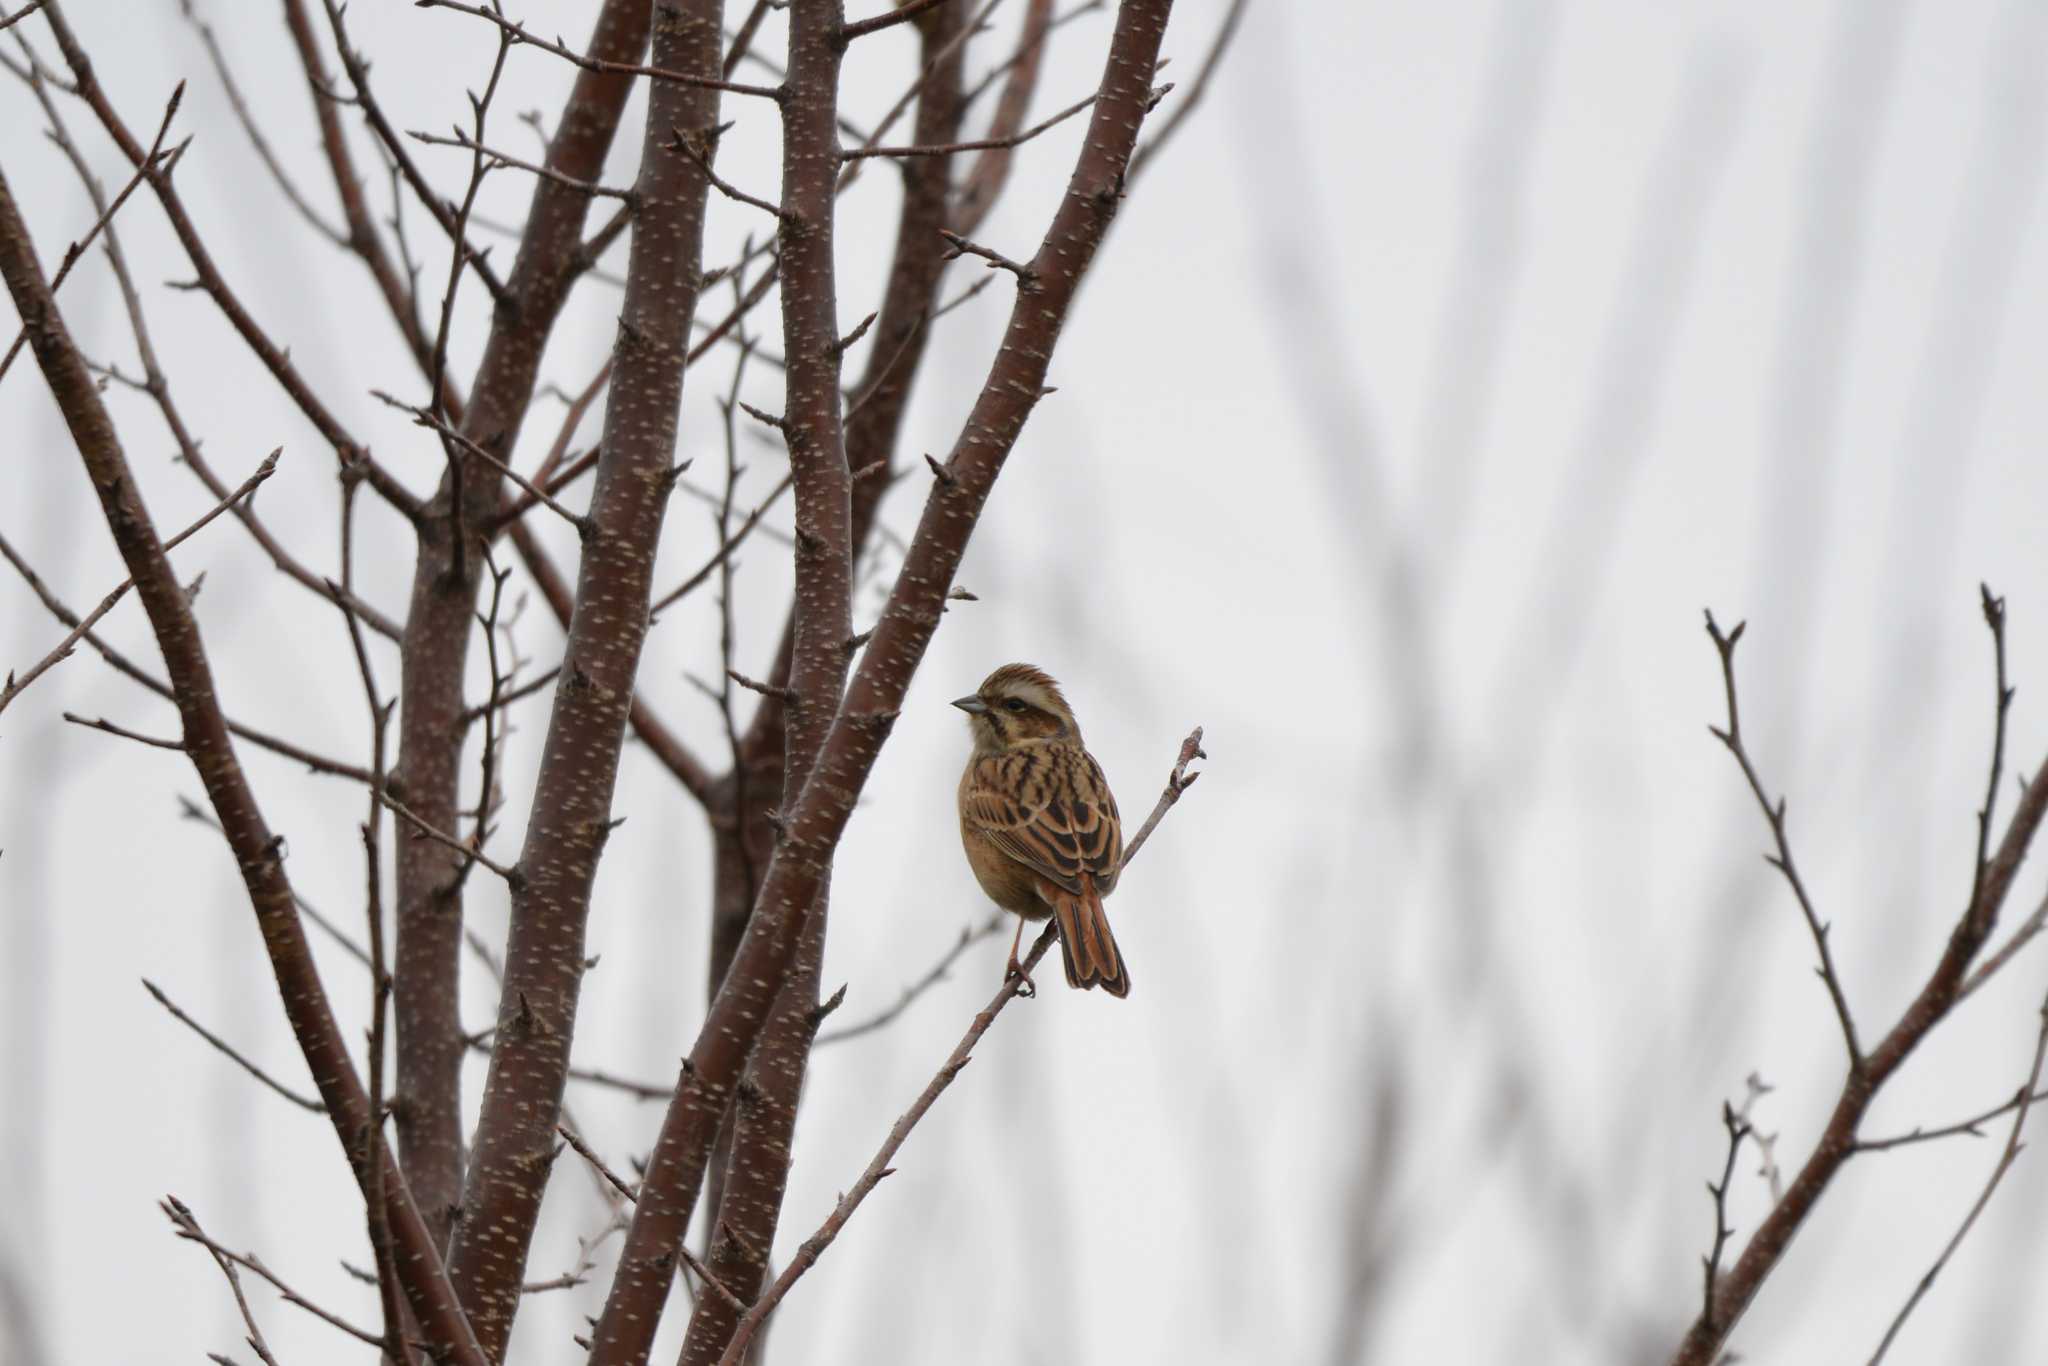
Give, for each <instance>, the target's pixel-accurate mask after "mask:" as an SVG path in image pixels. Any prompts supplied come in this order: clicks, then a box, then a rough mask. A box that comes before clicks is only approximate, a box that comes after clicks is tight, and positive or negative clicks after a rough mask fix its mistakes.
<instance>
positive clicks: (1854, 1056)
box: [1707, 612, 1981, 1074]
mask: <svg viewBox="0 0 2048 1366" xmlns="http://www.w3.org/2000/svg"><path fill="white" fill-rule="evenodd" d="M1745 624H1746V623H1743V622H1737V623H1736V624H1735V629H1734V630H1732V631H1728V632H1725V633H1724V632H1723V631H1722V630H1721V627H1720V625H1719V623H1717V622H1716V621H1715V620H1714V614H1713V613H1712V612H1708V613H1707V635H1708V636H1709V637H1711V638H1712V639H1713V642H1714V648H1715V649H1716V650H1717V651H1719V652H1720V655H1721V677H1722V681H1723V684H1724V686H1725V688H1726V690H1727V694H1728V725H1727V727H1726V728H1725V729H1724V728H1722V727H1720V726H1709V727H1707V729H1708V730H1709V731H1711V732H1712V733H1713V736H1714V738H1715V739H1717V740H1719V741H1720V742H1721V743H1722V744H1723V745H1725V746H1727V748H1728V752H1729V753H1730V754H1732V755H1734V756H1735V762H1736V763H1737V764H1738V765H1740V766H1741V768H1742V776H1743V777H1744V778H1746V779H1747V780H1748V781H1749V790H1750V792H1751V793H1753V794H1754V795H1755V797H1756V801H1757V806H1758V807H1759V808H1760V809H1761V810H1762V811H1763V813H1764V819H1765V820H1766V821H1768V822H1769V823H1770V827H1771V838H1772V839H1773V840H1774V841H1775V842H1776V844H1777V853H1775V854H1769V855H1766V856H1765V859H1764V861H1765V862H1767V863H1769V864H1770V865H1771V866H1772V867H1773V868H1776V869H1777V870H1778V871H1779V872H1780V873H1781V874H1783V875H1784V878H1785V881H1786V882H1787V883H1788V884H1789V885H1790V886H1791V888H1792V894H1793V895H1794V896H1795V897H1797V898H1798V900H1799V909H1800V911H1801V913H1802V914H1804V915H1805V917H1806V927H1807V929H1808V930H1809V931H1810V932H1811V933H1812V935H1813V942H1814V946H1815V947H1816V948H1817V949H1818V950H1819V951H1820V978H1821V981H1822V983H1823V984H1825V985H1826V987H1827V990H1828V999H1829V1000H1831V1001H1833V1002H1834V1006H1835V1018H1836V1020H1837V1021H1838V1022H1839V1023H1840V1024H1841V1027H1842V1042H1843V1045H1844V1046H1845V1047H1846V1048H1847V1049H1848V1053H1849V1071H1850V1072H1851V1073H1852V1074H1855V1073H1861V1072H1862V1071H1863V1064H1864V1057H1863V1048H1862V1045H1861V1044H1859V1043H1858V1042H1857V1040H1856V1021H1855V1019H1854V1018H1853V1017H1852V1016H1851V1015H1850V1013H1849V998H1848V996H1847V994H1846V993H1844V991H1843V990H1842V979H1841V977H1840V975H1839V974H1838V973H1837V972H1836V971H1835V959H1834V954H1833V953H1832V952H1831V951H1830V950H1829V948H1828V928H1829V927H1828V926H1827V925H1826V924H1824V923H1822V921H1821V918H1820V915H1819V913H1818V912H1816V911H1815V910H1814V908H1813V899H1812V898H1811V897H1810V896H1808V895H1807V892H1806V883H1805V882H1804V881H1803V880H1802V879H1801V878H1800V876H1799V870H1798V868H1797V867H1796V866H1795V865H1794V863H1793V861H1792V842H1791V840H1790V838H1789V837H1788V836H1787V834H1786V832H1785V799H1784V798H1783V797H1780V798H1779V799H1778V800H1777V801H1776V802H1773V801H1772V800H1771V799H1770V796H1769V795H1768V794H1767V793H1765V791H1764V784H1763V779H1762V778H1760V777H1759V776H1757V771H1756V765H1755V764H1754V763H1752V762H1751V761H1750V757H1749V751H1748V749H1746V748H1745V747H1744V746H1743V743H1742V716H1741V713H1740V711H1738V710H1737V707H1736V701H1735V646H1736V644H1737V642H1739V641H1740V640H1741V639H1742V630H1743V627H1744V625H1745ZM1980 881H1981V874H1980Z"/></svg>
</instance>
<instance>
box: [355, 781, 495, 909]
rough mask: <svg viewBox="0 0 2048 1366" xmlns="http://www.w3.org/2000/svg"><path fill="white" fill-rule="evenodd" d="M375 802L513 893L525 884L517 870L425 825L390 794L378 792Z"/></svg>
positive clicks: (467, 843)
mask: <svg viewBox="0 0 2048 1366" xmlns="http://www.w3.org/2000/svg"><path fill="white" fill-rule="evenodd" d="M377 800H378V801H380V802H382V803H383V804H384V805H386V806H388V807H390V808H391V810H392V811H394V812H396V813H397V814H398V815H399V816H400V817H401V818H403V819H404V821H405V823H406V824H408V825H410V826H411V827H412V828H413V829H415V830H417V831H418V832H419V833H420V834H421V835H422V836H423V837H425V838H427V839H430V840H432V841H433V842H434V843H436V844H439V845H444V846H446V847H447V848H449V849H452V850H454V851H455V852H456V853H458V854H460V855H462V856H463V857H464V858H466V859H474V860H475V861H476V862H478V863H481V864H482V865H483V866H484V867H486V868H488V869H490V870H491V871H492V872H494V873H496V874H497V875H498V876H499V877H501V878H503V879H505V885H506V886H508V887H511V888H512V889H514V890H515V891H516V890H518V888H519V887H521V886H522V885H524V883H525V882H526V878H525V877H524V875H522V874H521V873H520V871H519V870H518V869H517V868H508V867H506V866H505V865H504V864H502V863H499V862H498V861H497V860H496V859H493V858H491V857H490V856H489V855H487V854H485V853H484V852H483V851H482V850H480V849H475V848H472V847H471V846H470V843H469V841H467V840H464V839H461V838H459V837H458V836H455V835H451V834H449V833H448V832H447V831H445V830H436V829H435V828H434V827H433V826H431V825H429V824H427V822H425V821H423V820H421V819H420V818H419V817H418V816H417V815H415V814H414V813H413V810H412V808H411V807H409V806H407V805H406V804H405V803H404V802H401V801H399V800H398V799H397V798H395V797H393V796H392V795H391V794H390V793H388V792H379V793H378V794H377Z"/></svg>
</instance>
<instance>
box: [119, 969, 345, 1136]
mask: <svg viewBox="0 0 2048 1366" xmlns="http://www.w3.org/2000/svg"><path fill="white" fill-rule="evenodd" d="M142 986H143V989H144V990H145V991H147V992H148V993H149V994H150V996H151V997H153V998H154V999H155V1000H156V1003H157V1004H158V1005H160V1006H162V1007H163V1008H164V1009H165V1010H168V1011H170V1012H171V1018H173V1019H175V1020H177V1021H178V1022H179V1023H180V1024H182V1025H184V1026H185V1027H186V1028H188V1029H190V1030H191V1031H192V1032H193V1033H194V1034H197V1035H198V1036H199V1037H200V1038H202V1039H204V1040H206V1041H207V1042H208V1043H210V1044H212V1045H213V1046H214V1047H215V1048H216V1049H219V1050H220V1051H221V1052H222V1053H224V1054H226V1055H227V1056H228V1058H229V1059H230V1060H231V1061H233V1062H234V1063H235V1065H236V1066H238V1067H240V1068H241V1069H242V1070H243V1071H244V1072H247V1073H248V1074H249V1075H250V1076H252V1077H254V1078H256V1080H258V1081H260V1082H262V1083H263V1084H264V1085H265V1086H268V1087H269V1088H270V1089H271V1090H273V1091H275V1092H277V1094H279V1095H280V1096H283V1097H284V1098H285V1099H286V1100H288V1101H290V1102H291V1103H292V1104H294V1105H296V1106H298V1107H299V1108H300V1109H301V1110H307V1111H311V1112H312V1113H313V1114H316V1115H324V1114H326V1113H327V1107H326V1106H325V1105H322V1104H321V1103H320V1102H319V1101H317V1100H315V1099H313V1098H312V1097H311V1096H302V1095H300V1094H299V1093H298V1092H297V1091H294V1090H292V1088H291V1087H289V1086H286V1085H285V1084H284V1083H283V1082H281V1081H279V1080H278V1079H277V1078H276V1077H273V1076H271V1075H270V1074H269V1073H268V1072H266V1071H264V1070H263V1069H262V1068H260V1067H258V1066H257V1065H256V1064H255V1063H253V1062H251V1061H249V1059H248V1058H246V1057H244V1056H243V1055H242V1054H241V1053H240V1052H239V1051H237V1050H236V1048H235V1046H234V1045H233V1044H231V1043H229V1042H228V1041H227V1040H226V1039H223V1038H222V1037H221V1036H220V1035H218V1034H216V1033H214V1032H213V1031H212V1030H210V1029H208V1028H207V1027H206V1026H205V1025H203V1024H201V1023H199V1021H197V1020H195V1019H193V1018H192V1017H191V1016H190V1015H187V1014H186V1013H185V1012H184V1011H183V1010H180V1009H179V1008H178V1004H177V1002H175V1001H173V1000H172V999H171V998H170V997H168V996H166V995H164V993H163V989H162V988H161V987H159V986H157V984H156V983H154V982H152V981H150V980H149V979H148V978H147V977H145V978H143V979H142Z"/></svg>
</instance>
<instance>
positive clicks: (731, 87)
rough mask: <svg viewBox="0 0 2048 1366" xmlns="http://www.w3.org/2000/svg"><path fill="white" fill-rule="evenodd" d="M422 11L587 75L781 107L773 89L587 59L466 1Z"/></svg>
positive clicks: (427, 2) (418, 0) (430, 3)
mask: <svg viewBox="0 0 2048 1366" xmlns="http://www.w3.org/2000/svg"><path fill="white" fill-rule="evenodd" d="M413 3H414V4H415V5H417V6H418V7H419V8H421V9H452V10H457V11H459V12H461V13H463V14H468V15H474V16H475V17H476V18H478V19H486V20H489V21H490V22H491V23H493V24H496V25H497V26H498V27H499V28H501V29H503V30H504V31H505V32H506V33H507V34H508V35H509V36H510V37H511V40H512V42H513V43H514V45H524V46H527V47H534V48H539V49H540V50H541V51H543V52H552V53H554V54H555V55H556V56H557V57H560V58H561V59H562V60H563V61H565V62H569V63H572V64H573V65H576V66H580V67H582V68H583V69H584V70H585V71H603V72H609V73H612V74H614V75H620V76H645V77H647V78H648V79H649V80H652V81H667V82H669V83H671V84H674V85H685V86H690V87H692V88H693V89H697V90H720V91H723V92H725V93H726V94H728V95H750V96H752V97H754V98H756V99H763V100H773V101H775V102H777V103H780V102H781V100H782V91H781V90H780V89H779V88H778V87H776V86H772V85H746V84H743V83H741V82H738V81H728V80H721V79H719V78H716V77H712V76H699V75H695V74H693V73H691V72H687V71H673V70H670V69H669V68H667V67H660V66H642V65H641V64H639V63H637V62H612V61H605V60H603V59H601V58H596V57H586V56H584V55H583V54H582V53H580V52H577V51H576V50H575V49H573V48H569V47H564V46H563V45H562V44H561V43H558V42H557V43H551V42H549V41H548V40H547V39H545V38H536V37H534V36H533V34H531V33H529V32H527V29H526V25H524V24H522V23H516V22H514V21H513V20H510V19H507V18H505V17H504V16H503V15H502V14H495V13H493V12H492V11H490V10H487V9H485V8H484V7H483V6H482V5H470V4H464V3H462V0H413Z"/></svg>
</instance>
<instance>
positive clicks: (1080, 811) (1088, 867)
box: [953, 664, 1131, 996]
mask: <svg viewBox="0 0 2048 1366" xmlns="http://www.w3.org/2000/svg"><path fill="white" fill-rule="evenodd" d="M953 705H954V706H956V707H958V708H960V709H961V710H962V711H964V712H966V713H967V714H968V719H969V722H970V724H971V727H972V729H973V731H974V753H973V755H972V756H970V757H969V759H968V760H967V771H966V772H965V773H963V774H961V775H960V842H961V844H962V845H964V846H965V847H966V850H967V866H968V867H970V868H972V869H973V870H974V878H975V881H977V882H979V883H980V884H981V888H982V890H983V891H985V892H987V893H988V895H989V899H990V900H992V901H994V902H995V903H996V904H997V905H998V906H1001V907H1002V908H1003V909H1004V910H1006V911H1009V912H1011V913H1012V914H1015V915H1018V916H1021V917H1022V918H1023V919H1022V920H1019V921H1018V924H1017V936H1016V938H1014V939H1012V941H1011V943H1010V964H1009V967H1010V971H1012V972H1021V971H1022V969H1021V968H1020V967H1019V966H1018V963H1017V944H1018V942H1019V941H1020V940H1021V939H1022V938H1023V934H1024V923H1023V922H1024V920H1043V919H1045V918H1046V916H1048V915H1051V916H1054V917H1056V918H1057V919H1058V921H1059V931H1060V951H1061V955H1062V957H1063V958H1064V959H1065V962H1066V968H1067V984H1068V985H1069V986H1075V987H1096V986H1099V987H1101V988H1102V989H1103V990H1105V991H1107V992H1109V994H1110V995H1112V996H1126V995H1128V994H1129V993H1130V990H1131V975H1130V970H1129V969H1128V968H1127V967H1126V966H1125V965H1124V960H1123V954H1122V953H1121V952H1120V951H1119V950H1118V949H1117V946H1116V938H1115V937H1114V936H1113V935H1111V934H1110V932H1109V918H1108V917H1107V916H1106V915H1104V914H1103V910H1102V898H1103V897H1105V896H1108V895H1109V894H1110V892H1112V891H1114V890H1115V888H1116V879H1117V873H1118V871H1119V869H1120V867H1121V865H1122V863H1123V857H1124V837H1123V828H1122V826H1121V824H1120V823H1119V821H1118V819H1117V814H1116V798H1115V797H1113V796H1111V795H1110V791H1109V780H1108V779H1107V778H1105V777H1103V775H1102V765H1100V764H1098V763H1096V762H1095V756H1094V755H1092V754H1090V753H1089V752H1088V751H1087V749H1086V748H1085V747H1084V746H1083V745H1082V743H1081V727H1080V725H1079V724H1078V723H1076V722H1075V720H1074V713H1073V710H1072V709H1071V708H1070V707H1068V706H1067V699H1066V698H1065V697H1063V696H1061V695H1060V687H1059V684H1057V683H1055V682H1053V681H1052V679H1051V678H1050V677H1049V676H1048V675H1046V674H1045V673H1044V672H1043V671H1042V670H1039V669H1036V668H1033V667H1032V666H1031V665H1029V664H1005V665H1004V666H1003V667H1002V668H1000V669H997V670H996V671H995V672H994V673H992V674H990V675H989V676H988V678H987V679H986V680H984V681H983V683H982V685H981V687H980V688H979V689H977V690H976V691H975V692H974V693H973V695H971V696H968V697H962V698H960V699H958V700H957V701H955V702H954V703H953Z"/></svg>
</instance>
